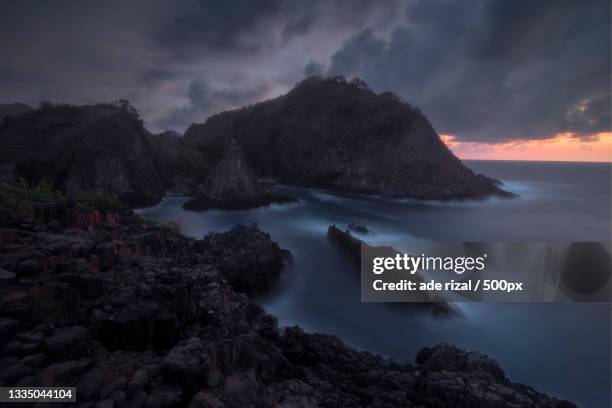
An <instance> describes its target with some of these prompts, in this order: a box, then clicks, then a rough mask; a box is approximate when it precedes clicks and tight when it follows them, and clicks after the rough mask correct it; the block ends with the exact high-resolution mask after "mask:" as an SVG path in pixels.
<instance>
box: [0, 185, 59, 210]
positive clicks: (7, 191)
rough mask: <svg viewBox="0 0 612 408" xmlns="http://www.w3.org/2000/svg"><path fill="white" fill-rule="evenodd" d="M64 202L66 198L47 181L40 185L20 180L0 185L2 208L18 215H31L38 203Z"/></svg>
mask: <svg viewBox="0 0 612 408" xmlns="http://www.w3.org/2000/svg"><path fill="white" fill-rule="evenodd" d="M64 200H66V197H64V195H63V194H62V193H61V192H60V191H59V190H57V189H56V188H55V187H53V184H52V183H51V182H49V181H47V180H43V181H41V182H40V183H38V184H29V183H27V182H26V181H25V180H24V179H18V180H17V181H16V182H15V183H12V184H9V183H0V207H2V208H8V209H10V210H12V211H15V212H16V213H17V214H21V215H26V214H30V213H31V211H32V206H33V204H34V202H36V201H64Z"/></svg>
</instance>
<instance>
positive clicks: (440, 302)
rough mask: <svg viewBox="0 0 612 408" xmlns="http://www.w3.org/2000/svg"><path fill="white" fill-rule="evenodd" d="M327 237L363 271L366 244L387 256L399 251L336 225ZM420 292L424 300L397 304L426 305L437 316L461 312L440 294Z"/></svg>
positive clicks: (330, 227) (413, 276)
mask: <svg viewBox="0 0 612 408" xmlns="http://www.w3.org/2000/svg"><path fill="white" fill-rule="evenodd" d="M327 238H328V239H329V240H330V241H331V242H333V243H334V244H335V245H337V246H338V248H339V249H340V250H341V251H342V252H343V253H344V254H345V255H346V256H347V258H348V261H349V262H350V263H351V264H352V265H353V267H354V268H355V269H356V270H357V271H358V272H360V271H361V251H362V247H364V246H365V247H368V250H370V251H373V250H376V251H378V252H379V253H381V254H385V256H390V257H394V256H395V254H397V253H398V251H397V250H396V249H394V248H392V247H388V246H380V247H372V246H370V245H368V244H366V243H365V242H364V241H362V240H360V239H359V238H355V237H354V236H352V235H351V233H350V231H349V230H348V229H347V230H345V231H342V230H341V229H340V228H338V227H336V226H335V225H330V226H329V228H328V229H327ZM381 256H382V255H381ZM392 273H393V271H390V272H388V275H389V274H392ZM399 278H401V276H398V279H399ZM412 279H413V280H415V281H417V282H422V281H424V279H423V277H422V276H421V275H420V274H419V273H415V274H414V275H412ZM395 280H397V279H395ZM419 294H420V295H422V297H423V299H422V302H418V303H415V302H410V303H403V304H399V303H398V304H397V305H403V306H405V307H422V306H426V307H428V308H429V309H430V310H431V312H432V313H433V314H434V315H435V316H453V315H458V314H460V311H459V309H458V308H456V307H455V306H453V305H452V304H450V303H448V302H446V301H445V300H444V299H443V298H441V297H440V296H439V295H436V294H433V293H429V292H423V291H420V292H419Z"/></svg>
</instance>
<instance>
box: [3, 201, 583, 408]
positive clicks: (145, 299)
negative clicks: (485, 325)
mask: <svg viewBox="0 0 612 408" xmlns="http://www.w3.org/2000/svg"><path fill="white" fill-rule="evenodd" d="M35 209H36V211H34V214H33V215H34V217H30V218H23V217H17V216H15V215H14V214H13V213H11V212H10V211H8V210H1V211H0V268H1V269H0V386H52V385H56V386H59V385H64V386H68V385H70V386H76V388H77V398H78V404H77V405H74V404H70V406H79V407H92V408H94V407H95V408H102V407H104V408H107V407H108V408H113V407H117V408H123V407H125V408H136V407H152V408H155V407H191V408H223V407H226V408H232V407H236V408H237V407H372V408H373V407H415V408H416V407H439V408H444V407H466V408H467V407H490V408H494V407H495V408H497V407H508V408H511V407H512V408H517V407H527V408H529V407H533V408H535V407H540V408H547V407H550V408H552V407H557V408H561V407H563V408H571V407H575V405H574V404H572V403H570V402H567V401H560V400H557V399H554V398H552V397H549V396H547V395H545V394H542V393H539V392H537V391H535V390H534V389H532V388H530V387H528V386H526V385H522V384H515V383H512V382H511V381H510V380H509V379H508V378H507V376H506V374H505V373H504V371H503V369H502V368H501V367H500V366H499V365H498V364H497V363H496V362H495V361H494V360H492V359H491V358H489V357H487V356H485V355H483V354H480V353H478V352H469V351H465V350H462V349H459V348H456V347H454V346H451V345H437V346H434V347H431V348H425V349H422V350H421V351H420V352H419V353H418V354H417V356H416V359H415V361H414V362H397V361H393V360H388V359H385V358H383V357H380V356H376V355H373V354H371V353H368V352H359V351H356V350H354V349H352V348H350V347H348V346H346V345H345V344H344V343H343V342H342V341H341V340H340V339H338V338H336V337H334V336H329V335H323V334H308V333H305V332H304V331H303V330H301V329H300V328H299V327H290V328H284V329H279V328H278V326H277V322H276V319H275V318H274V317H273V316H270V315H268V314H266V313H265V311H264V310H263V309H262V308H261V307H260V306H258V305H257V304H255V303H253V302H252V301H251V300H250V299H249V295H248V294H250V295H253V294H257V293H265V292H267V291H269V290H270V289H271V288H272V287H273V285H274V282H275V281H276V279H278V276H279V275H280V273H281V271H282V269H283V268H284V266H285V265H286V263H287V262H289V261H290V254H289V253H288V251H285V250H282V249H281V248H280V247H279V246H278V245H277V244H276V243H274V242H273V241H272V240H271V238H270V236H269V235H267V234H265V233H264V232H262V231H260V230H259V229H257V227H255V226H240V227H236V228H234V229H232V230H231V231H229V232H225V233H219V234H214V235H209V236H207V237H205V238H204V239H202V240H195V239H191V238H187V237H184V236H182V235H181V234H180V232H179V231H178V230H177V229H176V228H174V227H173V226H171V225H154V224H151V223H149V222H146V221H144V220H143V219H141V218H139V217H138V216H136V215H134V214H133V212H132V211H130V210H121V211H117V212H113V213H105V212H99V211H86V210H82V209H79V208H76V207H72V206H70V205H69V204H66V203H59V204H53V203H45V204H43V205H39V206H36V207H35ZM54 406H55V407H60V406H62V404H54Z"/></svg>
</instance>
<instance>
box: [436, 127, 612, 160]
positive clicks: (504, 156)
mask: <svg viewBox="0 0 612 408" xmlns="http://www.w3.org/2000/svg"><path fill="white" fill-rule="evenodd" d="M440 137H441V138H442V140H443V141H444V143H446V145H447V146H448V147H449V148H450V149H451V150H452V151H453V153H455V154H456V155H457V156H458V157H459V158H460V159H466V160H541V161H579V162H612V132H602V133H597V134H595V135H593V136H592V137H590V138H587V139H584V140H582V139H579V138H578V137H575V136H574V135H573V134H572V133H559V134H557V135H555V136H554V137H550V138H547V139H540V140H518V141H513V142H506V143H497V144H492V143H476V142H463V141H459V140H456V137H455V136H453V135H440Z"/></svg>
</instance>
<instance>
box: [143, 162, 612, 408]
mask: <svg viewBox="0 0 612 408" xmlns="http://www.w3.org/2000/svg"><path fill="white" fill-rule="evenodd" d="M467 164H468V166H470V167H471V168H472V169H474V170H475V171H477V172H479V173H483V174H486V175H488V176H490V177H494V178H497V179H500V180H503V182H504V183H505V188H507V189H508V190H510V191H513V192H516V193H518V194H520V195H521V196H520V197H519V198H516V199H490V200H486V201H480V202H455V203H438V202H418V201H414V200H389V199H381V198H377V197H371V196H361V195H336V194H332V193H330V192H326V191H321V190H311V189H301V188H295V187H288V186H278V187H277V190H279V191H281V192H285V193H288V194H292V195H294V196H296V197H299V198H300V200H301V201H300V203H298V204H289V205H283V206H276V205H273V206H270V207H268V208H260V209H255V210H248V211H229V212H226V211H208V212H204V213H197V212H189V211H185V210H183V209H182V208H181V206H182V204H183V203H184V202H185V200H186V199H185V198H180V197H173V198H166V199H165V200H164V201H163V202H162V203H160V204H159V205H157V206H155V207H150V208H146V209H142V210H139V213H140V214H141V215H143V216H144V217H147V218H149V219H152V220H155V221H161V222H163V221H168V220H174V221H177V222H179V223H180V224H181V227H182V231H183V233H185V234H187V235H191V236H194V237H202V236H203V235H204V234H206V233H208V232H210V231H222V230H226V229H228V228H231V227H232V226H233V225H235V224H238V223H253V222H256V223H258V224H259V226H260V227H261V228H262V229H263V230H264V231H266V232H269V233H270V234H271V236H272V238H273V239H274V240H275V241H277V242H279V244H280V245H281V246H282V247H284V248H288V249H290V250H291V252H292V253H293V256H294V264H293V266H292V267H291V268H290V269H289V270H288V271H287V272H286V273H284V274H283V276H282V278H281V282H280V284H279V287H278V289H277V291H276V292H275V293H274V294H272V295H270V296H268V297H266V298H263V299H259V300H258V301H259V302H260V303H261V304H262V305H263V306H264V307H265V308H266V310H267V311H268V312H269V313H271V314H274V315H276V316H277V317H278V319H279V323H280V324H281V325H285V326H286V325H293V324H299V325H300V326H302V327H304V328H305V329H306V330H309V331H313V332H314V331H316V332H324V333H330V334H335V335H338V336H339V337H340V338H342V339H343V340H344V341H345V342H346V343H347V344H350V345H351V346H353V347H356V348H358V349H364V350H368V351H372V352H375V353H378V354H382V355H385V356H388V357H393V358H396V359H413V358H414V355H415V353H416V351H417V350H418V349H419V348H421V347H423V346H428V345H433V344H435V343H440V342H448V343H453V344H457V345H459V346H462V347H465V348H468V349H474V350H478V351H481V352H484V353H487V354H489V355H491V356H492V357H493V358H495V359H496V360H498V361H499V362H500V363H501V364H502V366H503V367H504V369H505V370H506V372H507V374H508V375H509V377H510V378H511V379H512V380H513V381H515V382H524V383H526V384H529V385H531V386H533V387H535V388H536V389H538V390H540V391H544V392H547V393H550V394H552V395H554V396H557V397H560V398H566V399H570V400H572V401H574V402H577V403H578V404H579V405H580V406H583V407H592V408H599V407H608V406H610V383H611V374H610V361H611V350H610V348H611V342H610V332H611V330H610V326H611V317H610V316H611V315H610V304H550V303H549V304H545V303H535V304H534V303H530V304H517V303H507V304H503V303H464V304H461V305H460V307H461V309H462V311H463V313H464V317H461V318H455V319H442V320H440V319H434V318H432V317H430V315H429V314H424V313H419V312H415V311H414V309H411V308H410V307H405V305H401V304H400V305H398V304H376V303H361V302H360V288H359V285H360V281H359V274H358V272H356V271H355V270H354V269H352V268H351V266H350V265H348V264H347V262H346V259H345V258H344V257H343V256H342V255H341V254H339V253H338V251H337V249H336V248H334V247H333V246H332V245H331V244H330V243H329V242H328V241H327V239H326V232H327V228H328V226H329V225H330V224H338V225H346V224H348V223H350V222H357V223H360V224H364V225H366V226H368V227H369V228H371V229H372V230H374V234H368V235H363V236H361V237H360V238H362V239H365V240H366V241H368V242H370V243H373V244H376V243H394V242H395V243H398V244H400V243H405V242H408V241H410V240H413V239H429V240H441V241H444V240H446V241H557V240H560V241H568V240H573V241H580V240H591V241H592V240H598V241H606V240H610V228H611V227H610V225H611V222H610V207H611V199H610V197H611V196H610V192H611V190H610V188H611V187H610V186H611V178H610V165H608V164H590V163H537V162H482V161H478V162H476V161H474V162H468V163H467Z"/></svg>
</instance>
